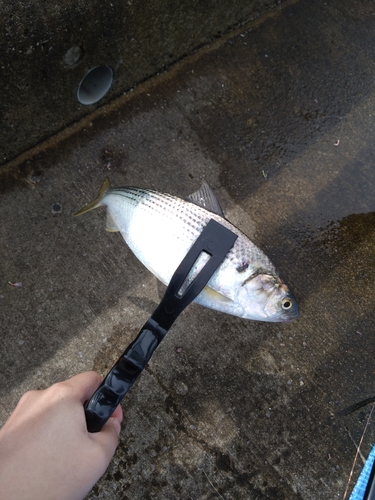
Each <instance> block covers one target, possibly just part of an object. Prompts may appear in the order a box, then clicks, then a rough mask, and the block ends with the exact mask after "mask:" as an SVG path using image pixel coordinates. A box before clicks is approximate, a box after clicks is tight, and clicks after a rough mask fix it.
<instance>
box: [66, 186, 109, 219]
mask: <svg viewBox="0 0 375 500" xmlns="http://www.w3.org/2000/svg"><path fill="white" fill-rule="evenodd" d="M110 186H111V184H110V182H109V179H108V177H106V178H105V181H104V182H103V184H102V187H101V188H100V191H99V196H98V197H97V198H95V200H93V201H90V203H88V204H87V205H85V206H84V207H83V208H81V210H80V211H79V212H77V213H76V214H74V215H75V216H76V215H82V214H84V213H86V212H88V211H89V210H93V209H94V208H97V207H100V205H101V203H100V202H101V201H102V199H103V197H104V195H105V194H106V192H107V191H108V189H109V188H110Z"/></svg>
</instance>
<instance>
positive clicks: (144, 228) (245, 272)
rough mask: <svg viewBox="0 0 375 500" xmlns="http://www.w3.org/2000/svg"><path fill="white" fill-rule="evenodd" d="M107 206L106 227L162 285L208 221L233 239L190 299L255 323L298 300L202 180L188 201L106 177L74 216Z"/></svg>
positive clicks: (278, 316) (283, 312)
mask: <svg viewBox="0 0 375 500" xmlns="http://www.w3.org/2000/svg"><path fill="white" fill-rule="evenodd" d="M100 206H106V207H107V225H106V229H107V231H120V233H121V235H122V236H123V238H124V240H125V241H126V243H127V244H128V246H129V247H130V249H131V250H132V251H133V252H134V254H135V255H136V257H137V258H138V259H139V260H140V261H141V262H142V263H143V264H144V265H145V266H146V267H147V269H149V270H150V271H151V272H152V273H153V274H154V275H155V276H156V277H157V278H158V279H159V280H160V281H161V282H162V283H164V284H165V285H168V283H169V281H170V279H171V277H172V275H173V273H174V271H175V270H176V268H177V267H178V265H179V264H180V262H181V261H182V259H183V258H184V257H185V255H186V254H187V252H188V251H189V249H190V247H191V246H192V245H193V243H194V241H195V240H196V239H197V237H198V236H199V234H200V233H201V232H202V230H203V228H204V227H205V225H206V224H207V223H208V221H209V220H210V219H215V220H216V221H217V222H219V223H220V224H222V225H223V226H225V227H227V228H228V229H230V230H231V231H233V232H234V233H235V234H237V235H238V239H237V240H236V243H235V244H234V246H233V248H232V249H231V250H230V251H229V252H228V255H227V256H226V258H225V260H224V261H223V263H222V264H221V266H220V267H219V268H218V269H217V271H216V272H215V274H214V275H213V276H212V278H211V279H210V281H209V282H208V284H207V286H206V287H205V288H204V290H203V291H202V292H201V293H200V294H199V296H198V297H197V298H196V299H195V302H196V303H198V304H200V305H202V306H205V307H209V308H211V309H216V310H218V311H221V312H224V313H227V314H232V315H234V316H239V317H240V318H246V319H252V320H259V321H273V322H276V321H289V320H291V319H293V318H296V317H297V316H298V314H299V311H298V304H297V301H296V299H295V298H294V296H293V294H292V293H291V291H290V290H289V288H288V286H287V285H286V284H285V283H284V282H283V281H282V279H281V278H280V276H279V274H278V272H277V270H276V268H275V266H274V265H273V264H272V262H271V261H270V260H269V258H268V257H267V256H266V255H265V254H264V253H263V252H262V250H261V249H260V248H258V247H257V246H256V245H255V244H254V243H253V242H252V241H250V240H249V238H247V236H245V235H244V234H243V233H242V232H241V231H240V230H239V229H237V228H236V227H234V226H233V225H232V224H231V223H230V222H228V221H227V220H226V219H224V217H223V212H222V210H221V207H220V204H219V202H218V200H217V198H216V196H215V194H214V192H213V191H212V189H211V188H210V186H209V185H208V184H207V183H205V182H204V183H203V185H202V187H201V188H200V189H199V190H198V191H197V192H196V193H194V194H192V195H190V197H189V201H185V200H182V199H180V198H177V197H175V196H171V195H169V194H162V193H158V192H156V191H152V190H150V189H140V188H135V187H123V188H113V189H111V188H110V183H109V179H108V178H107V179H106V180H105V181H104V183H103V185H102V187H101V189H100V193H99V196H98V197H97V198H96V199H95V200H94V201H92V202H91V203H89V204H88V205H86V206H85V207H84V208H82V210H80V211H79V212H77V213H76V214H75V215H81V214H83V213H85V212H87V211H88V210H92V209H93V208H97V207H100Z"/></svg>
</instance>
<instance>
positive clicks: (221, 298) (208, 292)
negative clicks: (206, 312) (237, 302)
mask: <svg viewBox="0 0 375 500" xmlns="http://www.w3.org/2000/svg"><path fill="white" fill-rule="evenodd" d="M201 294H202V295H205V296H206V297H207V298H210V299H211V300H213V301H214V302H221V303H223V302H225V303H229V302H233V300H232V299H230V298H229V297H226V296H225V295H223V294H221V293H219V292H217V291H216V290H214V289H213V288H210V287H209V286H205V287H204V288H203V290H202V291H201Z"/></svg>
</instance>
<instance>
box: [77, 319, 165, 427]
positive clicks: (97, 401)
mask: <svg viewBox="0 0 375 500" xmlns="http://www.w3.org/2000/svg"><path fill="white" fill-rule="evenodd" d="M156 325H157V324H156V323H155V322H153V321H152V320H149V321H147V323H146V324H145V325H144V327H143V328H142V330H141V331H140V332H139V334H138V336H137V337H136V339H135V340H134V341H133V342H132V343H131V344H130V345H129V346H128V347H127V348H126V350H125V351H124V352H123V353H122V355H121V356H120V357H119V359H118V360H117V362H116V363H115V365H114V366H113V367H112V368H111V370H110V371H109V372H108V374H107V376H106V377H105V379H104V380H103V382H102V383H101V385H100V386H99V387H98V389H97V390H96V391H95V393H94V394H93V396H92V397H91V399H90V400H89V401H88V402H87V403H86V406H85V414H86V422H87V429H88V431H89V432H99V431H100V430H101V428H102V427H103V425H104V424H105V423H106V422H107V420H108V419H109V417H110V416H111V415H112V413H113V412H114V411H115V409H116V408H117V406H118V405H119V404H120V401H121V400H122V398H123V397H124V396H125V394H126V393H127V392H128V391H129V389H130V388H131V386H132V385H133V384H134V382H135V381H136V380H137V377H138V375H140V373H141V372H142V370H143V369H144V367H145V366H146V364H147V362H148V361H149V359H150V358H151V356H152V353H153V352H154V351H155V349H156V348H157V346H158V345H159V344H160V342H161V341H162V339H163V338H164V335H165V334H166V333H167V332H166V330H164V329H163V328H160V326H156ZM155 326H156V328H155Z"/></svg>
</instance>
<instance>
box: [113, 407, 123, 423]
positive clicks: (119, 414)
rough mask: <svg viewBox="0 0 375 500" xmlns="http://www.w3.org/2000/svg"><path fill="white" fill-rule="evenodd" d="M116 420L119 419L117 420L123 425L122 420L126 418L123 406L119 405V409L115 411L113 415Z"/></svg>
mask: <svg viewBox="0 0 375 500" xmlns="http://www.w3.org/2000/svg"><path fill="white" fill-rule="evenodd" d="M111 416H112V417H114V418H117V420H118V421H119V422H120V423H121V422H122V419H123V418H124V415H123V413H122V408H121V405H118V407H117V408H116V409H115V411H114V412H113V413H112V415H111Z"/></svg>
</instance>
